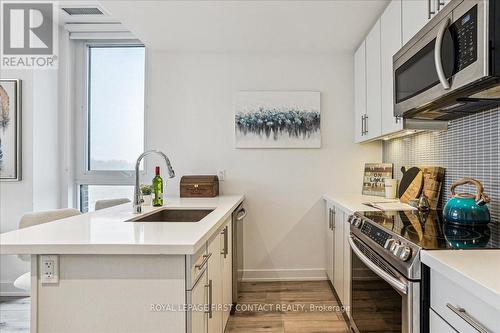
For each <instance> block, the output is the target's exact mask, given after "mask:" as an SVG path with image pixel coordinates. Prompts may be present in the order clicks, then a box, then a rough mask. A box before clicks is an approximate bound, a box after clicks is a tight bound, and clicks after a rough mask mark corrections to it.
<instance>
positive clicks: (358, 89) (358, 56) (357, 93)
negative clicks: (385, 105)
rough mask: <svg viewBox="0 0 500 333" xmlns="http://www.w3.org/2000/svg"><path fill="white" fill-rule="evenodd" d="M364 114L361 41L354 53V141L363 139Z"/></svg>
mask: <svg viewBox="0 0 500 333" xmlns="http://www.w3.org/2000/svg"><path fill="white" fill-rule="evenodd" d="M365 116H366V43H365V41H363V42H362V43H361V45H360V46H359V47H358V49H357V50H356V53H354V142H356V143H359V142H361V141H363V140H364V125H363V122H364V119H365Z"/></svg>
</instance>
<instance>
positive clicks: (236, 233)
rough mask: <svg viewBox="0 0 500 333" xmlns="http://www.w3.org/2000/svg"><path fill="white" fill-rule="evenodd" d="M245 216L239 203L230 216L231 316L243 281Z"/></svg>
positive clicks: (243, 209)
mask: <svg viewBox="0 0 500 333" xmlns="http://www.w3.org/2000/svg"><path fill="white" fill-rule="evenodd" d="M246 215H247V211H246V209H245V208H244V207H243V203H241V204H240V205H239V206H238V208H236V209H235V210H234V212H233V214H232V220H231V224H232V251H233V252H232V253H233V306H232V309H231V314H234V312H235V310H236V304H237V303H238V292H239V290H240V284H241V281H242V279H243V221H244V219H245V216H246Z"/></svg>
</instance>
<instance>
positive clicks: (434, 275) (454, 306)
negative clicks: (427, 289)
mask: <svg viewBox="0 0 500 333" xmlns="http://www.w3.org/2000/svg"><path fill="white" fill-rule="evenodd" d="M431 308H432V309H433V310H434V311H435V312H436V313H437V314H439V316H441V317H442V318H443V319H444V320H445V321H446V322H448V323H449V324H450V325H451V326H452V327H453V328H454V329H455V330H457V331H458V332H461V333H467V332H478V330H476V329H474V327H473V326H474V325H479V327H482V328H483V329H484V332H494V333H500V313H499V312H498V311H497V310H496V309H495V308H493V307H492V306H491V305H489V304H488V303H485V302H483V301H482V300H481V299H479V298H478V297H477V296H475V295H473V294H472V293H470V292H469V291H467V290H465V289H464V288H462V287H460V286H459V285H458V284H456V283H455V282H453V281H452V280H450V279H448V278H447V277H445V276H443V275H442V274H439V273H438V272H436V271H434V270H431ZM431 332H432V331H431ZM436 332H439V331H436ZM479 332H481V331H480V330H479Z"/></svg>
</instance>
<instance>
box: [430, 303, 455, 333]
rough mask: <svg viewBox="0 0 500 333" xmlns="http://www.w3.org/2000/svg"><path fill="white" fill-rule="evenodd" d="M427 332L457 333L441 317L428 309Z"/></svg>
mask: <svg viewBox="0 0 500 333" xmlns="http://www.w3.org/2000/svg"><path fill="white" fill-rule="evenodd" d="M429 332H430V333H457V331H455V330H454V329H453V327H451V326H450V325H449V324H448V323H447V322H445V321H444V320H443V318H441V317H439V315H437V314H436V313H435V312H434V311H432V309H431V310H429Z"/></svg>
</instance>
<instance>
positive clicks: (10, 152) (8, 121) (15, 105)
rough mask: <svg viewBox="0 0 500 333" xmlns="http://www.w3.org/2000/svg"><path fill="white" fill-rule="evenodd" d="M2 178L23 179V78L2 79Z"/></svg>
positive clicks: (0, 88)
mask: <svg viewBox="0 0 500 333" xmlns="http://www.w3.org/2000/svg"><path fill="white" fill-rule="evenodd" d="M0 108H1V109H0V180H1V181H19V180H21V80H15V79H12V80H11V79H0Z"/></svg>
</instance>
